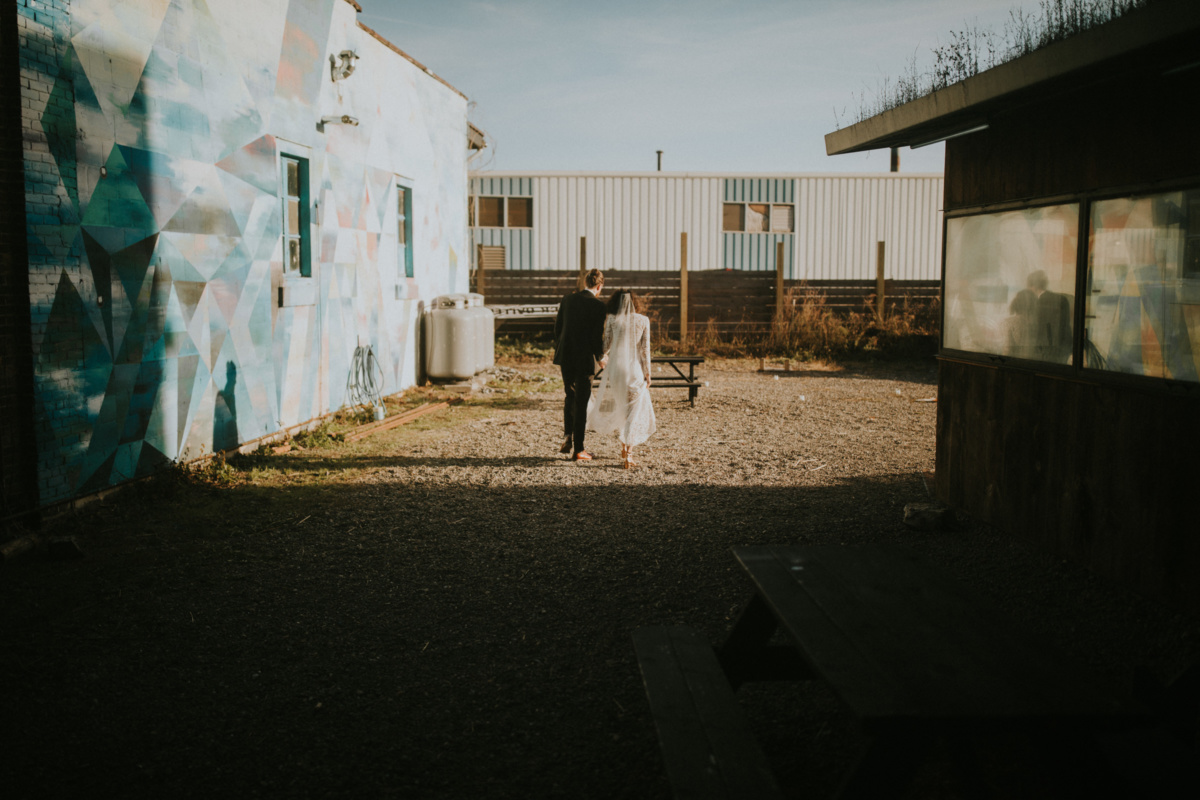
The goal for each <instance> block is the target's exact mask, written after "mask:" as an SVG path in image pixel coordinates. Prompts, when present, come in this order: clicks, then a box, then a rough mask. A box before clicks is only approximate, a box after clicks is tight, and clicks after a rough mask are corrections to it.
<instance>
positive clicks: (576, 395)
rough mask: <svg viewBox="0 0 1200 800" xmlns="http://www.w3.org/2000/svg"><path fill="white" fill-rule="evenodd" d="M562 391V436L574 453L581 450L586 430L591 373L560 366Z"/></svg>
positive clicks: (564, 365)
mask: <svg viewBox="0 0 1200 800" xmlns="http://www.w3.org/2000/svg"><path fill="white" fill-rule="evenodd" d="M562 377H563V390H564V391H565V392H566V393H567V397H566V400H565V402H564V403H563V435H564V436H569V437H570V439H571V442H572V445H573V447H574V450H575V452H576V453H578V452H579V451H580V450H582V449H583V434H584V431H585V430H587V407H588V400H590V399H591V397H592V373H591V372H576V371H575V370H574V369H572V368H571V367H570V366H568V365H566V364H563V365H562Z"/></svg>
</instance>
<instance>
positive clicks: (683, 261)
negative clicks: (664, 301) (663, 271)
mask: <svg viewBox="0 0 1200 800" xmlns="http://www.w3.org/2000/svg"><path fill="white" fill-rule="evenodd" d="M687 261H688V248H687V234H686V233H681V234H679V343H680V344H681V345H682V344H686V343H687V340H688V271H687V269H688V263H687Z"/></svg>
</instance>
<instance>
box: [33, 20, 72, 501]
mask: <svg viewBox="0 0 1200 800" xmlns="http://www.w3.org/2000/svg"><path fill="white" fill-rule="evenodd" d="M16 11H17V14H16V26H17V31H16V33H17V38H18V48H17V51H18V58H19V65H18V66H19V73H18V74H19V88H20V94H21V112H22V113H21V131H20V136H21V141H22V153H23V171H24V195H25V208H24V217H25V242H24V244H25V249H26V252H25V254H24V260H25V262H26V263H27V264H28V271H27V273H26V274H27V284H26V285H27V295H28V296H27V305H26V306H25V308H26V315H25V319H26V321H27V324H28V326H29V327H28V331H29V333H28V336H27V345H26V347H27V349H28V350H29V352H30V353H31V356H32V361H31V363H30V367H31V369H32V370H33V374H35V375H36V378H35V380H36V383H34V384H33V385H34V388H35V390H36V391H35V394H34V397H35V400H34V402H33V404H32V415H31V416H32V421H33V426H32V428H33V433H34V435H35V436H36V438H37V442H38V444H39V445H40V446H39V447H38V448H37V453H38V454H39V455H38V457H37V476H36V477H37V480H38V484H39V486H40V492H39V494H40V498H39V499H40V501H41V502H42V503H50V502H54V501H55V500H60V499H65V498H67V497H68V496H70V494H71V481H70V479H69V476H68V469H69V466H68V458H67V457H66V454H65V453H64V448H63V445H64V443H66V442H69V441H74V442H75V444H76V446H77V447H83V446H84V445H85V442H86V438H87V436H88V430H89V429H88V424H87V416H86V414H87V411H86V406H85V404H84V402H83V397H82V395H81V394H80V392H79V390H78V384H79V380H78V376H77V374H75V370H76V369H78V368H79V367H80V366H82V363H83V347H82V334H80V333H78V332H77V331H78V325H77V324H73V325H59V326H53V330H49V329H51V327H52V326H51V325H50V324H49V323H50V321H51V312H52V309H54V308H55V300H56V294H57V289H58V287H59V285H60V283H62V282H64V281H67V280H69V281H70V282H72V283H76V284H78V282H79V277H80V269H81V259H80V257H79V254H78V252H76V248H77V247H78V245H77V244H75V240H76V238H77V237H76V235H75V231H76V230H78V227H77V226H78V225H79V219H78V214H77V200H78V194H77V192H76V191H75V186H76V174H75V173H76V166H75V139H76V130H75V107H74V106H75V98H74V89H73V85H72V81H71V74H70V66H69V63H68V59H67V57H66V56H67V51H68V40H69V36H70V26H71V18H70V0H16ZM58 309H59V313H63V312H64V311H66V310H67V309H65V308H64V303H63V299H62V298H61V297H60V298H58ZM75 315H77V316H78V317H82V316H83V314H82V312H80V311H78V310H75ZM68 449H69V448H68Z"/></svg>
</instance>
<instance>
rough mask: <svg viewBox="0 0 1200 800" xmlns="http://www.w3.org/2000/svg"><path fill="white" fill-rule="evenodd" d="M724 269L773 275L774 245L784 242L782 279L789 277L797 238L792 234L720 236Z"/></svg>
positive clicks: (724, 234) (727, 234)
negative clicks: (783, 271) (771, 273)
mask: <svg viewBox="0 0 1200 800" xmlns="http://www.w3.org/2000/svg"><path fill="white" fill-rule="evenodd" d="M721 239H722V241H721V252H722V257H723V259H722V264H721V266H722V267H723V268H724V269H740V270H746V271H748V272H774V271H775V245H776V244H778V243H779V242H783V263H784V265H785V268H786V271H785V273H784V277H785V278H791V277H792V274H791V272H792V266H791V265H792V261H793V258H794V257H793V252H794V250H795V242H796V236H795V234H791V233H723V234H721Z"/></svg>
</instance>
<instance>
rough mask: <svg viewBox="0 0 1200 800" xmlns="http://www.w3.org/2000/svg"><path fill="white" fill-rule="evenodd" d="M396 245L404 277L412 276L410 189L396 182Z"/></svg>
mask: <svg viewBox="0 0 1200 800" xmlns="http://www.w3.org/2000/svg"><path fill="white" fill-rule="evenodd" d="M396 243H397V244H396V247H397V253H398V255H399V261H400V263H399V267H400V268H401V269H403V270H404V277H406V278H411V277H413V254H412V189H410V188H408V187H407V186H401V185H400V183H398V182H397V184H396Z"/></svg>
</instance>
